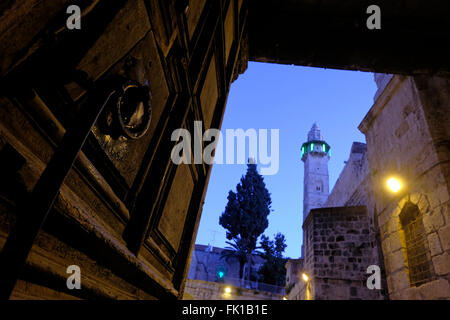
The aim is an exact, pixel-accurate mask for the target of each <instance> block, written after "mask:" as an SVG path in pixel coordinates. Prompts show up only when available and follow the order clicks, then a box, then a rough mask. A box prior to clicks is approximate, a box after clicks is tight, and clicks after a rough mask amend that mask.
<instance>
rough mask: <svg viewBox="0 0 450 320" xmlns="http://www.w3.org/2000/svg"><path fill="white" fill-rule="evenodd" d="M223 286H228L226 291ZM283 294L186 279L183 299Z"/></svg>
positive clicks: (264, 297) (275, 297)
mask: <svg viewBox="0 0 450 320" xmlns="http://www.w3.org/2000/svg"><path fill="white" fill-rule="evenodd" d="M225 288H230V289H231V292H230V293H227V292H226V291H225ZM283 297H284V296H283V295H281V294H276V293H271V292H265V291H258V290H253V289H245V288H239V287H235V286H230V285H227V284H222V283H217V282H210V281H203V280H191V279H188V280H187V281H186V286H185V290H184V296H183V300H282V299H283Z"/></svg>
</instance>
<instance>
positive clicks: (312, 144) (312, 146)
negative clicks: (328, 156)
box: [311, 143, 314, 151]
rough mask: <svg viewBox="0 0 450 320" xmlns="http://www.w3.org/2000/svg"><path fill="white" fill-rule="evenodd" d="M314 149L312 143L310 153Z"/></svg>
mask: <svg viewBox="0 0 450 320" xmlns="http://www.w3.org/2000/svg"><path fill="white" fill-rule="evenodd" d="M313 149H314V143H311V151H313Z"/></svg>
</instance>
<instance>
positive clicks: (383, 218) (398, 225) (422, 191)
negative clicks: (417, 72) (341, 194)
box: [359, 75, 450, 299]
mask: <svg viewBox="0 0 450 320" xmlns="http://www.w3.org/2000/svg"><path fill="white" fill-rule="evenodd" d="M359 128H360V130H361V131H362V132H363V133H364V134H365V135H366V140H367V153H368V162H369V167H370V176H369V178H370V185H371V187H372V190H371V191H372V192H371V194H370V195H371V199H370V201H369V202H368V203H367V208H368V211H369V212H370V215H371V216H372V217H374V220H375V221H377V223H378V227H379V232H380V237H381V238H380V240H381V246H382V252H383V256H384V264H385V267H386V276H387V287H388V291H389V297H390V298H391V299H450V286H449V279H450V256H449V253H450V251H449V249H450V202H449V186H450V183H449V182H450V81H449V80H448V79H444V78H439V77H432V78H422V77H405V76H401V75H395V76H393V77H392V79H391V80H390V81H389V83H388V84H387V85H386V86H385V89H384V90H383V92H382V93H381V94H380V95H379V96H378V98H377V100H376V101H375V104H374V105H373V107H372V108H371V109H370V111H369V113H368V114H367V115H366V117H365V118H364V120H363V121H362V123H361V124H360V126H359ZM389 177H397V178H398V179H399V180H400V181H401V183H402V184H403V188H402V189H401V190H400V191H399V192H397V193H390V192H389V191H387V188H386V180H387V179H388V178H389Z"/></svg>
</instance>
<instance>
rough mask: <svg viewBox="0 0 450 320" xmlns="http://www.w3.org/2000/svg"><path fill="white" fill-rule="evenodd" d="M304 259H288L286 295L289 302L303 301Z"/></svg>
mask: <svg viewBox="0 0 450 320" xmlns="http://www.w3.org/2000/svg"><path fill="white" fill-rule="evenodd" d="M303 261H304V259H302V258H300V259H288V260H287V262H286V265H285V267H286V295H287V298H288V300H303V299H304V293H303V292H302V287H303V282H302V280H301V274H302V272H303Z"/></svg>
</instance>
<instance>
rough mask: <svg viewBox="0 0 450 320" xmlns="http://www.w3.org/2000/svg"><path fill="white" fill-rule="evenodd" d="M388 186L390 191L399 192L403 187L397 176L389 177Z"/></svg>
mask: <svg viewBox="0 0 450 320" xmlns="http://www.w3.org/2000/svg"><path fill="white" fill-rule="evenodd" d="M387 187H388V189H389V190H390V191H392V192H394V193H397V192H399V191H400V189H401V188H402V183H401V182H400V180H398V179H396V178H389V179H388V181H387Z"/></svg>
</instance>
